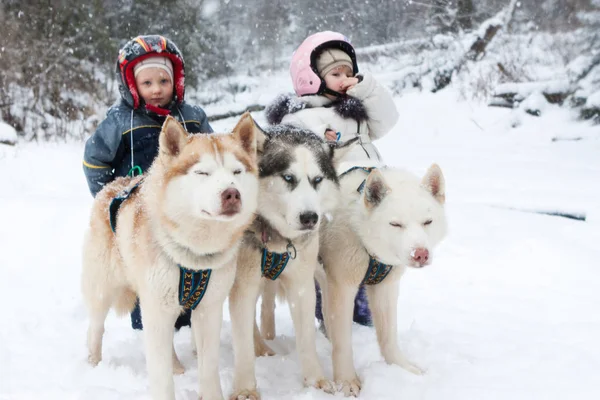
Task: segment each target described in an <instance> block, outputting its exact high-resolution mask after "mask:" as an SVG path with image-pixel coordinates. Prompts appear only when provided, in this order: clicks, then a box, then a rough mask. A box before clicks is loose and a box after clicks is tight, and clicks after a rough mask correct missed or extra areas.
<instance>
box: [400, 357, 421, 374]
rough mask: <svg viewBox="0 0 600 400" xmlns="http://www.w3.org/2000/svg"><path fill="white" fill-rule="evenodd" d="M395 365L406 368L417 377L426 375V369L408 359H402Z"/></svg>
mask: <svg viewBox="0 0 600 400" xmlns="http://www.w3.org/2000/svg"><path fill="white" fill-rule="evenodd" d="M394 364H396V365H398V366H399V367H401V368H404V369H405V370H407V371H408V372H411V373H413V374H415V375H423V374H424V373H425V370H424V369H422V368H421V367H419V366H417V365H416V364H414V363H412V362H410V361H408V360H406V359H401V360H399V361H398V362H395V363H394Z"/></svg>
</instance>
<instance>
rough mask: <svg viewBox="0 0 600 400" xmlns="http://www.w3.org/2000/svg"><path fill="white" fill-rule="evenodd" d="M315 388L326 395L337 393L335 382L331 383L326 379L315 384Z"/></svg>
mask: <svg viewBox="0 0 600 400" xmlns="http://www.w3.org/2000/svg"><path fill="white" fill-rule="evenodd" d="M313 386H314V387H316V388H317V389H321V390H322V391H324V392H325V393H330V394H334V393H335V391H336V390H335V385H334V384H333V382H331V381H330V380H329V379H325V378H322V379H319V380H318V381H317V382H315V384H314V385H313Z"/></svg>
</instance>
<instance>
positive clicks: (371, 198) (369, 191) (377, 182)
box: [364, 169, 392, 208]
mask: <svg viewBox="0 0 600 400" xmlns="http://www.w3.org/2000/svg"><path fill="white" fill-rule="evenodd" d="M391 190H392V189H390V187H389V186H388V185H387V184H386V183H385V179H384V178H383V174H382V173H381V171H379V170H378V169H374V170H372V171H371V173H370V174H369V176H368V177H367V180H366V182H365V188H364V191H365V205H366V206H367V208H374V207H377V206H378V205H379V204H381V202H382V201H383V199H384V198H385V196H387V194H388V193H389V192H391Z"/></svg>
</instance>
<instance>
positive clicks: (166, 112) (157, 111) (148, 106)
mask: <svg viewBox="0 0 600 400" xmlns="http://www.w3.org/2000/svg"><path fill="white" fill-rule="evenodd" d="M146 110H148V111H150V112H153V113H155V114H158V115H162V116H167V115H169V114H171V110H169V109H167V108H162V107H156V106H153V105H152V104H146Z"/></svg>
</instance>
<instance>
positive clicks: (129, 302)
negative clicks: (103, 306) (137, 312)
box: [112, 288, 137, 316]
mask: <svg viewBox="0 0 600 400" xmlns="http://www.w3.org/2000/svg"><path fill="white" fill-rule="evenodd" d="M136 300H137V295H136V294H135V292H134V291H133V290H131V289H129V288H127V289H124V290H122V291H121V292H120V293H119V294H118V295H117V296H116V297H115V300H114V302H113V304H112V307H113V309H114V310H115V312H116V313H117V315H119V316H122V315H126V314H129V313H130V312H131V310H133V307H135V302H136Z"/></svg>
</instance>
